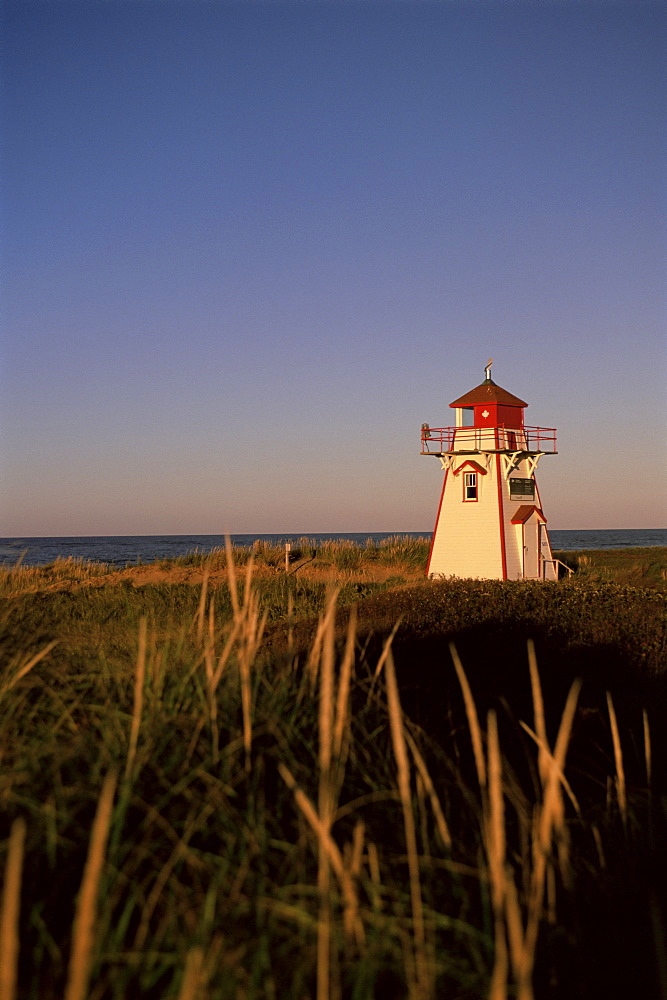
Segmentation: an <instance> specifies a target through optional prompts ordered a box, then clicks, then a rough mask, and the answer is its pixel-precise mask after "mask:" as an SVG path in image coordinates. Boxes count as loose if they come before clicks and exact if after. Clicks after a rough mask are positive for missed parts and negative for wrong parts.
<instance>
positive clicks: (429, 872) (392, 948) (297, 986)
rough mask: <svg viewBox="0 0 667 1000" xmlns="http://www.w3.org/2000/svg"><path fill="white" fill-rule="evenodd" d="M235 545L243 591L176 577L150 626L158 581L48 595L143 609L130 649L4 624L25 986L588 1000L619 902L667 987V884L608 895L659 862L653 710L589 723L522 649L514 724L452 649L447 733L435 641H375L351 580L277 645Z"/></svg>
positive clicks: (71, 602)
mask: <svg viewBox="0 0 667 1000" xmlns="http://www.w3.org/2000/svg"><path fill="white" fill-rule="evenodd" d="M234 555H235V554H234V553H233V552H231V551H228V552H226V553H225V554H224V559H225V560H226V564H227V566H228V569H229V570H231V572H230V575H229V581H228V583H227V584H226V585H225V586H224V587H222V588H221V587H218V588H217V589H216V588H213V587H212V586H211V585H210V573H211V572H212V569H211V567H212V566H213V565H214V564H215V559H214V558H213V557H212V558H211V560H210V562H208V563H206V564H205V566H204V568H205V570H207V573H205V575H204V578H203V581H202V583H201V585H200V587H199V590H198V592H196V593H191V594H189V595H188V594H186V593H185V592H183V593H181V592H175V593H171V594H168V593H167V592H166V591H163V590H160V589H159V588H158V590H156V591H155V593H154V594H153V595H152V596H151V600H154V601H155V603H154V605H152V606H151V613H150V614H149V615H147V614H146V611H147V607H146V601H147V600H148V597H149V596H150V595H143V596H141V595H136V594H135V593H134V592H133V593H132V594H130V593H129V592H127V593H125V592H124V591H122V590H120V591H118V592H117V593H116V594H115V597H114V601H111V598H110V597H109V595H108V594H106V595H105V594H104V593H96V594H85V595H82V596H80V597H66V598H65V597H62V596H61V597H59V596H58V595H51V596H50V598H49V600H51V599H52V600H53V601H56V600H57V601H64V602H65V604H67V606H68V607H70V608H73V609H74V612H76V609H78V610H79V611H81V613H84V612H85V614H86V615H87V616H88V617H85V616H84V621H83V628H84V629H85V630H86V631H87V633H91V632H92V631H93V629H92V622H93V621H95V620H96V619H97V617H98V616H99V615H100V613H101V611H102V609H104V614H105V615H107V614H109V615H111V614H113V613H114V609H115V612H116V613H117V614H119V615H120V616H121V617H122V615H127V616H129V619H130V621H131V628H132V637H133V638H132V645H133V649H132V651H131V652H132V655H131V656H129V655H127V651H126V650H125V649H124V648H123V647H122V645H121V644H120V643H116V645H114V643H113V641H111V642H106V640H105V639H104V634H103V633H102V632H98V633H95V634H94V635H93V636H92V640H91V642H90V644H88V645H87V646H86V655H85V657H84V656H80V655H79V654H77V652H76V649H75V645H74V643H73V641H72V636H71V634H70V635H67V634H63V635H61V636H59V637H58V638H59V640H60V641H59V643H58V644H57V645H51V646H49V645H48V643H47V642H44V643H43V645H42V646H41V647H40V649H39V650H37V651H35V650H33V649H30V648H26V644H25V641H23V642H22V641H20V638H21V637H20V633H19V631H18V629H17V627H16V623H15V622H14V618H13V617H12V615H13V614H14V613H15V611H16V609H19V610H20V609H24V611H25V613H26V614H27V610H28V607H29V605H28V604H26V603H25V602H24V603H21V602H20V601H19V602H18V603H17V604H15V605H12V607H11V608H9V610H8V611H7V612H6V614H7V616H8V617H7V618H6V624H7V633H6V638H5V640H4V642H3V643H2V645H0V651H1V652H2V656H3V663H2V680H3V684H4V686H3V691H4V702H3V708H5V711H4V712H3V715H2V718H1V719H0V753H1V754H2V761H3V765H2V775H1V777H2V784H1V785H0V808H1V810H2V816H3V822H4V824H5V839H4V840H3V842H2V861H3V864H4V866H5V877H4V885H5V899H6V900H7V901H6V902H3V913H2V927H1V928H0V947H1V949H2V957H1V958H0V975H3V976H4V977H5V978H4V982H5V983H7V984H9V985H8V986H7V989H8V990H9V991H10V992H8V994H7V995H8V996H9V997H10V1000H13V998H12V997H11V991H12V990H13V991H14V993H15V995H16V996H25V997H42V996H67V997H68V1000H75V998H76V1000H80V998H82V997H84V996H90V997H93V996H94V997H99V998H106V997H109V998H114V1000H115V998H121V997H122V998H124V997H128V996H141V997H147V998H153V997H155V998H158V997H159V998H163V997H174V998H176V997H179V998H190V997H199V998H201V1000H209V998H210V1000H218V998H220V1000H223V998H224V1000H227V998H232V997H234V998H239V1000H240V998H244V1000H254V998H257V1000H260V998H262V1000H263V998H267V997H268V998H271V997H281V998H283V997H285V998H290V997H293V998H299V1000H302V998H304V997H309V996H312V997H317V998H318V1000H338V998H341V1000H342V998H347V997H351V998H352V997H354V998H366V997H368V998H371V997H378V998H382V1000H385V998H386V1000H393V998H399V997H401V998H402V997H411V998H420V1000H427V998H429V997H440V996H465V997H480V998H482V997H490V998H492V1000H504V998H509V997H511V996H515V997H517V998H519V1000H532V998H533V997H536V996H539V997H551V996H553V997H559V996H563V995H568V996H570V995H572V996H577V995H581V996H584V995H587V994H586V993H585V992H584V993H581V992H580V993H579V994H577V990H578V989H579V987H578V986H577V985H576V984H577V983H581V984H582V986H581V989H582V990H587V989H588V988H589V983H588V981H587V979H586V973H585V972H583V973H582V964H583V967H584V968H587V966H586V962H587V961H588V962H589V964H590V968H591V970H592V971H591V979H594V978H596V977H597V978H598V979H600V970H599V969H598V967H597V964H596V963H598V962H599V961H600V956H601V955H603V954H604V955H606V962H607V968H609V969H614V968H615V966H614V955H613V949H612V954H609V949H610V944H609V934H610V933H611V931H610V929H609V922H608V920H607V917H608V914H609V910H610V907H611V908H612V910H613V912H614V914H615V915H616V919H617V920H618V922H619V926H618V927H617V928H616V930H617V932H618V941H619V946H620V942H621V941H622V940H623V938H624V935H625V933H626V928H625V926H624V925H623V924H622V921H623V920H624V919H625V920H627V922H628V927H630V926H631V925H632V924H633V923H637V922H638V921H640V922H641V927H642V928H645V929H646V930H647V932H648V933H647V938H646V940H647V941H649V942H653V943H649V944H647V945H646V946H645V951H644V954H643V968H642V970H641V972H639V971H638V972H637V974H636V979H637V982H640V981H641V983H642V987H641V989H642V996H646V997H649V996H651V992H650V990H651V989H654V990H655V991H656V992H655V994H654V995H656V996H657V995H658V994H657V989H658V987H659V985H660V975H661V973H660V968H661V966H660V961H661V960H660V955H659V947H658V945H657V943H655V942H659V941H660V940H661V935H662V933H663V932H664V930H665V917H664V912H665V911H664V899H663V897H662V896H661V895H660V893H659V892H658V893H656V891H655V884H653V885H651V884H649V883H646V884H644V883H642V882H641V880H639V881H635V882H634V883H633V885H632V887H631V888H632V893H631V896H630V898H629V899H628V900H626V897H625V895H624V892H621V894H620V897H619V898H620V902H622V903H624V904H625V909H626V911H627V912H626V913H625V915H624V916H623V913H622V910H623V907H622V906H621V905H620V902H619V903H618V905H617V903H616V902H615V899H616V897H614V895H613V893H614V892H618V891H619V888H618V884H617V880H618V878H619V877H621V874H620V873H623V872H624V870H626V869H628V868H629V869H630V871H633V872H634V870H635V869H636V868H637V867H638V866H640V864H641V863H643V862H644V861H645V860H646V858H647V856H649V857H650V858H651V859H652V863H654V864H655V865H656V870H657V867H658V865H659V864H660V863H662V862H664V860H665V859H664V842H663V841H662V840H661V836H660V834H661V829H662V827H661V825H660V824H661V823H662V822H663V821H662V819H661V814H660V810H659V809H656V808H655V804H656V795H658V794H659V793H660V790H661V789H664V787H665V778H666V775H665V767H664V760H663V759H662V757H661V756H660V755H659V754H658V753H656V752H655V748H654V747H653V746H652V742H651V736H652V735H653V734H654V732H655V726H653V727H650V726H649V715H653V714H654V713H655V712H657V711H658V710H659V705H658V703H657V702H656V703H653V704H650V705H647V706H645V709H646V710H645V712H644V713H643V714H641V713H638V714H637V718H636V719H633V718H631V717H630V716H629V715H628V712H627V710H626V711H625V712H624V713H623V717H621V715H622V712H621V709H622V706H621V704H620V703H619V702H618V700H617V698H616V697H615V696H614V694H613V693H610V695H609V698H608V699H606V697H605V700H604V702H603V704H602V705H601V706H600V710H598V709H597V708H596V707H595V705H594V704H592V703H587V704H586V705H585V706H584V709H585V711H584V710H582V709H581V708H580V706H581V698H582V690H584V689H582V687H581V684H580V682H579V681H578V680H576V679H575V680H574V681H573V683H572V684H571V685H569V686H568V690H567V691H566V692H565V695H564V697H563V699H562V700H561V701H550V700H549V699H550V697H555V696H553V695H550V694H547V693H545V690H544V688H543V684H544V675H543V672H541V671H540V668H539V663H538V659H537V656H536V654H535V650H534V648H533V647H532V646H530V645H528V644H524V654H523V655H524V659H523V662H522V664H521V674H522V676H523V682H522V683H523V686H524V687H525V689H526V691H527V692H528V695H529V697H528V701H527V702H526V704H527V705H529V706H530V712H529V713H528V714H525V713H524V714H522V715H516V714H515V712H516V710H517V709H516V707H515V705H513V704H512V693H511V692H510V691H509V690H508V691H507V692H506V694H505V695H503V697H501V698H500V699H498V700H496V701H495V702H494V703H493V704H492V705H491V706H490V707H489V705H490V703H489V699H488V694H487V692H485V691H484V690H481V689H480V688H479V684H480V683H481V682H480V679H479V676H477V675H475V676H473V675H472V674H471V673H470V671H469V670H468V667H467V664H466V661H465V655H464V654H460V652H459V649H458V647H457V646H456V645H454V646H452V648H451V653H450V655H449V656H447V655H446V653H447V647H446V645H445V646H443V648H442V659H441V662H440V667H439V669H440V671H441V673H440V675H439V677H440V681H439V685H438V688H437V691H438V697H439V698H441V699H442V700H441V702H440V703H439V704H438V713H437V718H438V719H439V723H438V724H437V725H433V727H432V728H430V729H429V730H428V731H425V730H424V729H422V728H420V727H419V726H417V725H416V724H415V723H414V721H411V719H410V717H409V713H408V712H407V710H406V707H405V703H406V698H405V695H406V687H403V686H402V685H404V684H405V676H406V674H405V670H406V666H405V664H406V662H408V663H409V669H410V670H411V671H412V672H413V675H414V676H415V677H416V678H418V677H419V675H420V669H421V667H420V661H419V648H420V647H419V646H418V645H415V647H414V649H415V656H414V659H413V660H412V661H406V653H405V648H403V650H402V653H401V656H402V661H401V662H402V664H403V666H402V667H401V670H399V669H398V666H395V663H394V653H393V642H392V639H393V633H392V630H391V629H389V630H384V631H382V630H380V634H381V638H382V643H381V651H380V652H379V653H378V655H377V656H375V654H373V653H372V647H371V646H370V645H369V642H368V638H367V624H368V623H367V624H366V626H365V628H366V633H364V632H362V631H361V630H360V628H359V626H358V624H357V609H355V610H354V611H353V612H352V613H350V615H349V616H348V617H347V619H346V620H345V622H344V623H343V627H342V631H341V618H340V614H339V609H338V604H337V596H339V595H336V594H335V593H333V592H331V591H329V593H328V595H325V596H322V598H321V600H320V614H319V621H318V622H317V624H315V623H313V625H312V626H311V627H310V641H309V642H308V643H307V644H303V643H302V642H300V641H297V639H294V641H293V642H292V643H290V644H288V645H287V646H286V647H285V646H284V645H281V644H278V643H277V636H278V634H279V633H278V632H276V631H274V632H272V633H271V632H269V631H267V622H268V615H269V609H270V607H271V606H272V605H271V601H272V600H273V598H272V597H271V594H272V593H273V591H271V589H270V588H268V590H267V594H268V596H265V594H264V591H263V587H264V583H263V582H260V580H259V578H258V577H257V576H256V572H255V570H256V565H257V560H258V558H259V557H258V555H257V553H255V555H254V558H253V556H252V554H251V555H250V556H249V558H248V559H247V560H246V561H245V562H244V563H243V564H242V565H237V563H236V561H235V559H234ZM219 558H220V559H222V555H220V557H219ZM237 570H238V572H237ZM425 590H426V591H428V592H434V593H435V592H436V591H435V590H434V589H433V588H428V587H427V588H425ZM294 593H296V592H294ZM447 593H448V591H447ZM525 593H526V594H527V595H528V596H529V597H530V595H531V594H532V593H533V591H532V590H531V589H530V588H528V589H527V590H525ZM17 600H18V599H17ZM114 602H115V603H114ZM60 606H61V605H60V604H58V607H60ZM64 606H65V605H63V607H64ZM8 607H9V606H8ZM306 607H308V608H310V605H306ZM276 608H277V605H276ZM12 609H13V610H12ZM362 611H363V607H362V606H360V608H359V609H358V612H359V617H361V613H362ZM403 611H404V613H405V614H408V615H409V610H407V609H406V608H404V609H403ZM291 613H292V614H293V613H294V608H293V607H292V612H291ZM284 614H285V616H287V615H288V614H289V612H288V611H287V606H286V605H285V610H284ZM277 620H278V619H277V618H276V619H274V621H277ZM68 621H69V622H70V625H69V626H68V628H70V627H71V628H73V627H74V625H75V623H76V621H77V617H76V613H73V614H72V615H71V617H70V618H69V619H68ZM404 624H406V623H405V622H404V623H403V625H404ZM77 634H79V633H77ZM113 635H117V633H115V632H114V633H113ZM400 635H401V628H400V627H399V631H398V632H396V635H395V639H394V640H393V641H396V642H397V641H398V639H399V637H400ZM36 639H39V641H42V640H44V639H46V635H39V636H37V637H36ZM33 641H34V640H33ZM52 641H53V640H51V639H49V642H52ZM28 645H29V644H28ZM278 646H279V649H278ZM276 650H278V652H276ZM499 657H500V660H501V661H502V657H501V656H500V654H499ZM610 690H611V689H610ZM519 703H520V702H519V700H518V699H517V700H516V705H518V704H519ZM521 703H522V702H521ZM624 726H625V728H623V727H624ZM580 734H583V736H582V735H580ZM653 742H654V743H655V736H654V739H653ZM633 747H634V755H633V752H631V751H632V748H633ZM640 765H641V766H640ZM647 772H648V773H647ZM115 775H120V776H121V777H120V779H119V782H118V787H117V789H116V786H115V781H116V779H115V777H114V776H115ZM621 776H622V780H621ZM608 785H610V786H611V787H614V788H615V789H616V796H615V798H614V799H613V801H610V800H609V799H608V795H607V787H608ZM647 845H650V853H649V855H647V854H646V848H647ZM661 845H662V846H661ZM596 893H597V895H596ZM596 900H597V902H596ZM591 906H593V907H595V906H597V907H598V908H597V910H594V913H595V915H596V916H597V918H598V919H599V920H600V921H602V920H603V917H604V925H603V930H602V931H601V932H600V934H599V936H598V935H596V930H595V924H594V921H593V922H591V920H590V915H591V914H590V907H591ZM614 907H616V909H614ZM647 914H648V916H647ZM612 930H613V929H612ZM582 938H585V940H582ZM628 947H632V938H631V937H630V938H629V942H628ZM580 948H587V949H588V955H587V956H586V955H581V954H580V953H579V949H580ZM596 949H598V950H597V951H596ZM13 970H15V971H13ZM642 977H643V979H642ZM601 978H602V981H603V982H604V971H603V973H602V976H601ZM618 982H619V984H620V986H621V987H622V986H623V983H622V980H618ZM635 985H636V984H635ZM588 995H591V994H590V993H589V994H588Z"/></svg>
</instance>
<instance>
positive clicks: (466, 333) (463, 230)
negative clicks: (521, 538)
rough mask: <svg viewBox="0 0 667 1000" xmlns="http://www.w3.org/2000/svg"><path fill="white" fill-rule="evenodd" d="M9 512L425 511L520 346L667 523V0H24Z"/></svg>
mask: <svg viewBox="0 0 667 1000" xmlns="http://www.w3.org/2000/svg"><path fill="white" fill-rule="evenodd" d="M1 16H2V41H1V45H2V52H1V56H2V64H3V67H4V69H3V76H2V91H3V93H2V97H3V100H2V108H3V110H2V112H0V114H1V115H2V117H1V120H0V121H1V127H2V137H3V149H2V160H1V178H2V188H1V203H0V204H1V213H2V218H1V222H2V233H3V236H2V238H1V243H0V253H1V260H0V263H1V272H0V273H1V281H2V299H3V306H2V314H1V319H2V344H1V346H0V390H1V392H2V400H1V402H0V473H1V474H2V486H1V489H0V532H1V533H2V534H4V535H10V536H11V535H57V534H61V535H71V534H72V535H76V534H81V535H85V534H143V533H147V534H162V533H197V532H201V533H220V532H224V531H230V532H232V533H234V532H248V533H252V532H258V533H260V532H271V531H274V532H291V531H304V532H309V531H311V532H315V531H338V530H340V531H409V530H415V531H419V530H430V529H431V528H432V526H433V523H434V520H435V514H436V510H437V504H438V499H439V492H440V484H441V474H440V472H439V469H438V463H437V462H436V461H434V460H431V459H425V458H423V457H420V455H419V427H420V425H421V423H422V422H423V421H427V422H428V423H430V424H431V425H432V426H442V425H446V424H449V423H450V422H452V421H451V416H452V413H453V411H451V410H449V407H448V404H449V403H450V402H451V401H452V400H453V399H455V398H457V397H458V396H459V395H461V394H462V393H463V392H465V391H466V390H468V389H470V388H472V387H473V386H475V385H477V384H478V383H479V382H480V381H482V379H483V373H484V365H485V363H486V360H487V358H488V357H489V356H493V357H494V359H495V364H494V378H495V380H496V382H498V383H499V384H500V385H502V386H503V387H505V388H506V389H508V390H509V391H510V392H513V393H514V394H516V395H518V396H520V397H522V398H523V399H526V400H528V402H529V403H530V407H529V409H528V410H527V413H526V420H527V422H528V423H530V424H540V425H544V426H549V427H551V426H555V427H557V428H558V433H559V455H558V456H557V457H550V458H545V459H544V460H543V461H542V463H541V465H540V467H539V470H538V480H539V483H540V490H541V494H542V500H543V504H544V510H545V514H546V516H547V518H548V521H549V524H550V526H551V527H555V528H617V527H664V526H665V525H667V501H666V500H665V497H666V496H667V477H666V475H665V469H666V466H667V462H666V461H665V459H666V458H667V450H666V447H665V443H664V442H665V430H666V429H667V428H666V424H665V404H666V403H667V392H666V390H665V384H666V380H667V342H666V339H665V319H666V316H667V309H666V306H667V296H666V291H667V288H666V280H665V250H666V249H667V239H666V235H667V227H666V220H667V204H666V197H665V180H666V178H665V165H666V158H665V111H666V110H667V100H666V97H667V82H666V81H667V73H666V70H667V55H666V53H665V47H664V38H665V32H666V31H667V9H666V8H665V5H664V4H662V3H652V2H643V0H642V2H637V0H633V2H628V3H615V2H604V3H602V2H601V3H585V2H583V3H580V2H576V0H573V2H563V3H559V2H537V0H536V2H502V3H495V2H475V0H469V2H466V3H463V2H462V3H449V2H437V3H436V2H433V3H429V2H410V0H402V2H397V3H394V2H391V0H387V2H384V0H383V2H379V0H377V2H370V0H369V2H354V0H349V2H346V0H340V2H336V3H333V2H332V3H327V2H318V0H312V2H302V3H288V2H282V0H272V2H271V0H269V2H262V0H253V2H229V3H227V2H215V0H208V2H207V0H202V2H194V0H193V2H189V3H178V2H170V0H166V2H156V0H151V2H142V0H115V2H93V0H91V2H87V3H77V2H75V0H74V2H72V0H67V2H66V0H62V2H58V0H52V2H33V0H5V3H4V4H3V7H2V12H1Z"/></svg>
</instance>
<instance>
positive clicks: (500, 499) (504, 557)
mask: <svg viewBox="0 0 667 1000" xmlns="http://www.w3.org/2000/svg"><path fill="white" fill-rule="evenodd" d="M496 479H497V482H498V521H499V522H500V555H501V558H502V563H503V580H506V579H507V552H506V551H505V518H504V516H503V480H502V474H501V469H500V455H496Z"/></svg>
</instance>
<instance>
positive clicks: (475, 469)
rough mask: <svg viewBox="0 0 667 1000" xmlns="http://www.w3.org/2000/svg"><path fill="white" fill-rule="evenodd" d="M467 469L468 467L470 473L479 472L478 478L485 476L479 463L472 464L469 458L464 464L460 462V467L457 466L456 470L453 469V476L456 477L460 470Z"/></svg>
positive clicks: (484, 471) (484, 470)
mask: <svg viewBox="0 0 667 1000" xmlns="http://www.w3.org/2000/svg"><path fill="white" fill-rule="evenodd" d="M468 467H470V470H471V472H479V474H480V476H485V475H486V469H483V468H482V466H481V465H480V464H479V462H473V460H472V459H471V458H468V459H466V461H465V462H462V463H461V465H459V467H458V469H454V475H455V476H458V474H459V472H461V470H462V469H467V468H468Z"/></svg>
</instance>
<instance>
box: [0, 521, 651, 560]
mask: <svg viewBox="0 0 667 1000" xmlns="http://www.w3.org/2000/svg"><path fill="white" fill-rule="evenodd" d="M395 535H407V536H408V537H410V538H430V537H431V533H430V531H402V532H396V531H375V532H372V531H371V532H368V531H363V532H352V533H349V532H339V531H334V532H329V533H325V534H321V533H314V534H313V533H310V532H299V533H298V534H283V535H262V534H258V535H232V536H231V538H232V542H233V543H234V544H235V545H248V546H250V545H252V543H253V542H254V541H256V540H257V539H262V540H263V541H267V542H272V543H274V544H276V545H284V544H285V542H292V543H294V542H296V541H297V540H298V539H299V538H303V537H306V538H310V539H312V540H313V541H314V542H316V543H317V544H319V543H321V542H324V541H329V540H337V539H348V540H349V541H352V542H357V543H358V544H360V545H365V544H366V542H367V540H368V539H371V540H372V541H373V542H376V543H377V542H381V541H382V540H383V539H385V538H392V537H394V536H395ZM549 537H550V539H551V544H552V547H553V548H554V549H566V550H572V549H624V548H630V547H635V546H641V547H643V546H653V545H665V546H667V528H647V529H643V528H637V529H634V528H632V529H625V528H624V529H611V530H610V529H605V530H585V531H575V530H570V531H567V530H562V531H559V530H553V531H550V532H549ZM224 544H225V538H224V535H92V536H81V537H72V538H59V537H53V538H0V565H5V566H6V565H14V564H15V563H17V562H19V561H21V562H22V564H23V565H25V566H41V565H45V564H47V563H50V562H53V560H54V559H58V558H67V557H68V556H71V557H73V558H74V559H84V560H90V561H92V562H104V563H111V564H112V565H114V566H127V565H128V564H136V563H148V562H153V561H154V560H155V559H168V558H171V557H174V556H183V555H186V554H187V553H188V552H194V551H195V550H198V551H200V552H209V551H210V550H211V549H217V548H223V547H224Z"/></svg>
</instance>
